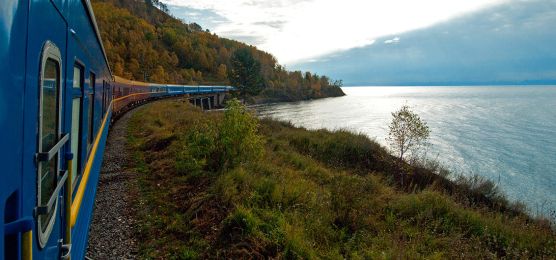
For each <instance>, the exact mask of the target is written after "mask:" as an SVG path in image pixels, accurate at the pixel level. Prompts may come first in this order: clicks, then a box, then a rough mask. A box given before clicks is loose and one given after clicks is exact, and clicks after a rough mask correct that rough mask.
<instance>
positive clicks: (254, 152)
mask: <svg viewBox="0 0 556 260" xmlns="http://www.w3.org/2000/svg"><path fill="white" fill-rule="evenodd" d="M226 109H227V110H226V112H225V113H224V120H223V121H222V124H221V125H220V137H219V141H220V145H221V148H222V151H223V154H222V156H223V162H224V163H223V165H222V166H223V168H224V169H226V168H234V167H235V166H237V165H239V164H241V163H244V162H246V161H249V160H256V159H258V158H260V157H261V156H262V155H263V151H264V148H263V144H264V142H263V138H262V137H261V136H260V135H259V134H258V133H257V129H258V126H259V121H258V119H257V118H256V117H255V116H253V115H252V114H250V113H249V112H248V111H247V108H246V107H245V106H244V105H242V104H241V103H240V102H239V100H237V99H232V100H230V101H228V103H227V104H226Z"/></svg>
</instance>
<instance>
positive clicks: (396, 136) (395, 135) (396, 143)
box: [387, 105, 430, 161]
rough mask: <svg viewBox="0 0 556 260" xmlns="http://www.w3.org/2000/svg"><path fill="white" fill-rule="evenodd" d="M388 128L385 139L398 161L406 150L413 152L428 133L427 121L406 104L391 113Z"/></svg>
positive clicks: (425, 140) (422, 142) (423, 142)
mask: <svg viewBox="0 0 556 260" xmlns="http://www.w3.org/2000/svg"><path fill="white" fill-rule="evenodd" d="M389 130H390V131H389V133H388V138H387V141H388V142H389V144H390V146H391V148H392V149H393V150H394V151H395V152H396V153H397V155H398V159H399V160H400V161H402V160H403V159H404V156H405V155H406V154H407V153H408V152H411V153H414V154H415V153H416V152H417V150H418V149H419V148H420V147H422V145H424V144H425V143H426V142H427V140H428V138H429V135H430V130H429V127H428V126H427V123H426V122H425V121H423V120H421V118H420V117H419V115H417V114H416V113H414V112H413V111H411V109H410V108H409V106H407V105H404V106H402V107H401V108H400V109H399V110H397V111H395V112H393V113H392V122H391V123H390V126H389Z"/></svg>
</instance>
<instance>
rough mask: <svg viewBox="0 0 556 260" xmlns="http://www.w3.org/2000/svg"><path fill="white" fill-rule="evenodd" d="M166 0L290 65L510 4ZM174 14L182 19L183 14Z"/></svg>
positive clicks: (474, 0)
mask: <svg viewBox="0 0 556 260" xmlns="http://www.w3.org/2000/svg"><path fill="white" fill-rule="evenodd" d="M162 1H163V2H165V3H167V4H169V5H171V6H181V7H187V8H191V9H200V10H210V12H211V13H214V14H216V15H218V16H220V17H223V18H225V20H226V22H220V23H207V24H208V25H209V28H208V29H210V30H211V31H213V32H215V33H217V34H219V35H221V36H223V37H229V38H234V39H237V40H243V39H247V40H249V42H247V43H249V44H254V45H257V46H258V47H259V48H261V49H263V50H265V51H268V52H270V53H272V54H274V55H275V56H276V57H277V58H278V60H279V61H280V62H281V63H286V64H287V63H292V62H295V61H300V60H304V59H310V58H314V57H318V56H322V55H324V54H327V53H332V52H336V51H341V50H347V49H351V48H356V47H362V46H366V45H369V44H371V43H372V42H373V41H374V40H375V39H377V38H379V37H381V36H384V35H394V34H399V33H403V32H406V31H409V30H414V29H419V28H425V27H428V26H431V25H433V24H436V23H438V22H441V21H446V20H448V19H451V18H454V17H456V16H459V15H462V14H465V13H469V12H473V11H477V10H480V9H482V8H486V7H488V6H492V5H496V4H500V3H505V2H508V1H510V0H451V1H445V0H420V1H412V0H389V1H382V0H367V1H361V0H343V1H336V0H303V1H299V0H236V1H230V0H162ZM515 1H518V0H515ZM171 10H172V13H173V14H174V15H175V16H178V17H180V13H179V10H177V9H171ZM195 17H196V18H198V19H203V18H202V16H195ZM200 24H201V23H200ZM229 32H234V33H233V34H229Z"/></svg>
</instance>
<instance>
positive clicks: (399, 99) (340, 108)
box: [255, 86, 556, 214]
mask: <svg viewBox="0 0 556 260" xmlns="http://www.w3.org/2000/svg"><path fill="white" fill-rule="evenodd" d="M343 90H344V92H345V93H346V96H344V97H339V98H327V99H320V100H311V101H302V102H293V103H279V104H268V105H262V106H256V107H255V109H256V111H257V114H258V115H260V116H262V117H265V116H269V117H272V118H275V119H279V120H284V121H290V122H292V123H293V124H294V125H296V126H302V127H305V128H308V129H319V128H326V129H330V130H334V129H340V128H342V129H349V130H351V131H353V132H360V133H364V134H366V135H367V136H369V137H370V138H372V139H374V140H376V141H377V142H379V143H381V144H383V145H385V146H386V145H387V142H386V137H387V135H388V125H389V123H390V121H391V120H392V115H391V113H392V112H393V111H395V110H397V109H399V108H400V107H401V106H402V105H404V104H407V105H409V106H410V107H411V108H412V110H413V111H415V112H416V113H417V114H419V116H420V117H421V118H422V119H423V120H425V121H426V122H427V124H428V125H429V127H430V130H431V136H430V143H431V147H430V148H429V150H428V157H430V158H432V159H437V160H438V161H440V162H441V163H442V164H443V165H444V166H446V167H447V168H449V169H451V170H452V171H453V172H454V173H456V174H465V175H471V174H478V175H482V176H485V177H486V178H488V179H490V180H492V181H494V182H495V183H499V187H500V188H501V190H502V191H503V192H504V193H505V194H506V195H507V197H508V198H509V199H510V200H519V201H522V202H524V203H525V204H526V205H527V206H528V208H529V210H530V212H531V213H534V214H535V213H537V212H540V211H543V212H546V210H547V209H554V208H556V86H492V87H490V86H481V87H479V86H472V87H344V88H343Z"/></svg>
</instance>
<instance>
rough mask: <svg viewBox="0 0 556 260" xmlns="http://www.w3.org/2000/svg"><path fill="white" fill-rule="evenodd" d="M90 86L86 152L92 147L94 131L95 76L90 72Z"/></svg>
mask: <svg viewBox="0 0 556 260" xmlns="http://www.w3.org/2000/svg"><path fill="white" fill-rule="evenodd" d="M89 80H90V84H89V109H88V111H89V112H88V113H87V122H88V124H89V131H88V135H87V151H91V147H92V146H93V141H94V139H95V137H94V131H95V122H94V120H93V119H94V116H95V115H94V109H95V84H96V76H95V74H94V73H92V72H91V74H90V76H89Z"/></svg>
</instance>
